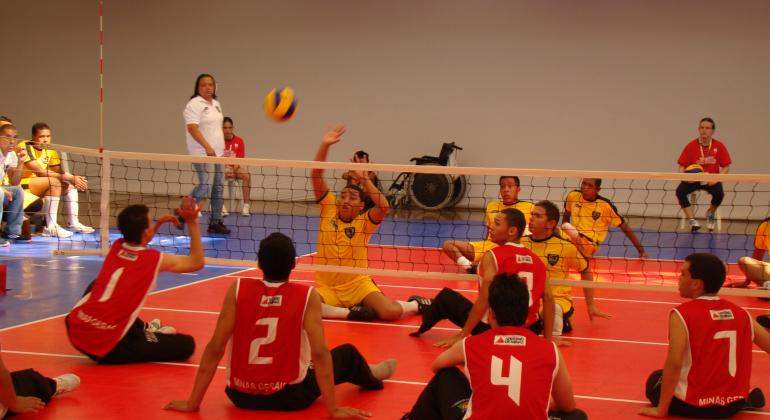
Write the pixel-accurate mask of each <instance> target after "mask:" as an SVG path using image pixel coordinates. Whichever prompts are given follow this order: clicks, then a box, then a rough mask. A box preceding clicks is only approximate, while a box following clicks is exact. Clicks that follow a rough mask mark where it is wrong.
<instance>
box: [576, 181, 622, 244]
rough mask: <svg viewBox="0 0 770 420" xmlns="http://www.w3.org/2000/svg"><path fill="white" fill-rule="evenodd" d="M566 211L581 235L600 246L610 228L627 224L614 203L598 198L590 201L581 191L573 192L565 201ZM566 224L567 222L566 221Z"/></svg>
mask: <svg viewBox="0 0 770 420" xmlns="http://www.w3.org/2000/svg"><path fill="white" fill-rule="evenodd" d="M564 209H565V210H567V211H568V212H570V213H571V215H572V218H571V220H570V221H569V222H570V223H572V225H573V226H575V228H576V229H577V230H578V232H580V233H581V234H583V235H585V236H586V237H588V239H590V240H592V241H594V242H596V243H597V244H600V243H602V242H603V241H604V238H606V237H607V231H609V228H610V226H615V227H618V226H620V225H622V224H623V223H625V220H623V217H622V216H621V215H620V213H618V209H617V208H616V207H615V205H614V204H612V201H610V200H608V199H606V198H604V197H602V196H600V195H599V196H597V197H596V199H595V200H593V201H588V200H586V199H584V198H583V194H582V193H581V192H580V190H574V191H571V192H570V193H569V194H567V198H566V199H565V200H564ZM565 222H566V220H565Z"/></svg>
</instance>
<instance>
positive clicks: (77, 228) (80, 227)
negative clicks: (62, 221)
mask: <svg viewBox="0 0 770 420" xmlns="http://www.w3.org/2000/svg"><path fill="white" fill-rule="evenodd" d="M67 228H68V229H69V230H71V231H73V232H80V233H94V228H92V227H91V226H86V225H84V224H82V223H80V222H75V223H70V224H69V225H67Z"/></svg>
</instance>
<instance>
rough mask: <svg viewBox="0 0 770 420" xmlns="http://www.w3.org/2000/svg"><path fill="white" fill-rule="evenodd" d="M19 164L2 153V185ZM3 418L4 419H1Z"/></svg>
mask: <svg viewBox="0 0 770 420" xmlns="http://www.w3.org/2000/svg"><path fill="white" fill-rule="evenodd" d="M18 164H19V159H18V158H17V157H16V152H14V151H13V150H11V151H10V152H8V154H7V155H5V156H3V152H0V185H4V184H5V182H4V180H3V178H5V174H6V173H7V172H8V171H10V170H13V169H14V168H16V166H17V165H18ZM0 418H2V417H0Z"/></svg>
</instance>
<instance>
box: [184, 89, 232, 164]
mask: <svg viewBox="0 0 770 420" xmlns="http://www.w3.org/2000/svg"><path fill="white" fill-rule="evenodd" d="M183 115H184V123H185V134H186V136H187V153H189V154H190V155H193V156H206V149H204V148H203V146H201V145H200V144H198V142H197V141H195V139H193V137H192V136H191V135H190V133H189V132H188V131H187V125H188V124H198V129H199V130H200V131H201V133H202V134H203V137H204V138H206V141H208V142H209V146H211V148H212V149H214V152H215V153H216V155H217V156H223V155H224V153H225V134H224V132H222V120H224V115H223V114H222V106H221V105H220V104H219V101H217V100H216V99H212V100H211V102H210V103H209V102H207V101H206V100H205V99H203V98H202V97H200V96H196V97H194V98H192V99H190V101H189V102H187V106H185V108H184V114H183Z"/></svg>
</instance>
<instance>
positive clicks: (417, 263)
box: [51, 145, 770, 294]
mask: <svg viewBox="0 0 770 420" xmlns="http://www.w3.org/2000/svg"><path fill="white" fill-rule="evenodd" d="M51 147H53V148H56V149H57V150H59V151H60V152H63V156H64V158H65V159H64V160H65V161H66V162H67V165H68V171H69V172H71V173H73V174H77V175H83V176H86V177H87V178H88V181H89V184H88V185H89V188H88V190H86V191H82V192H80V194H79V199H80V216H79V217H80V220H81V221H83V222H84V223H90V224H91V225H92V226H94V227H98V229H97V231H96V232H95V233H93V234H75V235H73V236H72V237H70V238H65V239H60V240H59V241H58V251H57V253H58V254H61V255H96V254H99V255H104V254H105V253H106V251H107V250H108V248H109V245H110V243H112V241H114V240H115V239H117V238H118V237H119V233H118V231H117V227H116V218H117V214H118V213H119V212H120V210H122V209H123V208H125V207H126V206H128V205H130V204H145V205H147V206H148V207H149V208H150V209H151V215H152V217H153V218H156V217H158V216H160V215H163V214H167V213H172V214H173V210H174V209H175V208H176V207H178V206H179V203H180V197H181V196H184V195H190V193H191V191H192V190H193V188H194V187H195V185H196V184H197V183H198V181H197V175H196V171H195V169H194V166H193V165H194V164H207V165H212V166H211V167H210V169H209V172H210V175H209V182H212V177H213V173H214V171H213V165H215V164H216V165H222V166H223V170H224V172H231V170H228V169H227V166H228V165H230V168H233V166H232V165H235V166H237V168H238V170H237V171H240V172H242V173H248V174H249V177H250V185H249V188H248V189H247V190H246V191H244V188H243V182H244V181H243V180H235V179H232V178H224V179H223V183H222V184H223V188H222V189H223V196H224V207H225V208H226V210H227V211H228V212H229V215H227V216H225V217H223V224H224V225H225V226H227V227H228V228H229V229H230V231H231V233H230V234H229V235H221V234H211V235H209V234H207V233H206V232H207V226H208V220H209V218H210V217H211V212H212V209H211V200H209V201H208V202H207V206H206V207H205V208H204V210H203V214H202V216H201V217H200V219H199V223H200V225H201V231H202V233H203V245H204V250H205V253H206V256H207V263H210V264H219V265H232V266H246V267H249V266H250V267H255V266H256V255H257V249H258V247H259V241H260V240H261V239H262V238H264V237H265V236H267V235H268V234H269V233H271V232H274V231H280V232H283V233H285V234H286V235H288V236H290V237H291V238H292V239H293V240H294V242H295V244H296V247H297V252H298V254H300V255H303V258H301V259H300V260H299V263H298V269H305V270H320V271H338V272H346V273H359V274H370V275H373V276H375V279H376V277H377V276H389V277H390V276H395V277H420V278H439V279H457V280H472V279H475V276H473V275H470V274H467V273H466V270H465V269H464V268H463V267H460V266H458V265H457V264H456V263H455V261H453V260H452V259H451V258H449V257H448V256H446V255H444V253H443V252H442V247H443V244H444V243H445V242H446V241H449V240H456V241H464V242H476V241H481V240H483V239H484V238H485V237H486V235H487V229H486V226H485V225H486V222H485V209H486V207H487V206H488V205H489V203H491V202H493V201H500V200H501V196H500V192H501V187H500V177H511V176H517V177H518V179H519V184H520V191H519V192H518V200H522V201H529V202H533V203H536V202H539V201H542V200H549V201H551V202H553V203H554V204H555V205H556V206H557V207H558V208H559V212H560V213H563V211H564V206H565V197H567V195H568V194H569V193H570V192H572V191H574V190H579V189H580V186H581V180H582V179H584V178H591V179H594V178H595V179H601V180H602V181H601V186H600V188H601V189H600V190H599V192H598V194H599V195H601V197H604V198H606V199H607V200H609V201H611V202H612V203H613V205H614V210H615V211H616V212H617V213H618V214H619V215H620V216H622V218H623V219H622V220H623V222H625V224H626V225H627V226H628V227H630V229H631V230H632V231H633V232H634V233H635V236H636V237H637V238H638V239H639V241H640V242H641V244H642V246H643V247H644V250H645V251H646V253H647V254H648V258H646V259H644V260H642V259H640V258H639V251H638V250H637V248H636V247H635V246H634V245H633V244H632V243H631V241H630V239H629V238H628V237H627V235H626V234H624V232H623V231H622V230H621V229H618V228H617V227H614V226H612V227H610V228H609V231H608V233H607V235H606V238H604V240H603V241H602V242H601V244H600V247H599V250H598V251H597V252H596V253H595V254H594V255H593V257H592V260H593V261H592V264H591V267H592V270H593V272H594V277H595V279H596V281H595V284H592V285H589V286H591V287H600V288H604V287H606V288H639V289H643V290H673V287H674V286H675V285H676V279H677V277H678V275H679V270H680V267H681V262H682V260H683V259H684V257H686V256H687V255H688V254H689V253H691V252H696V251H697V252H711V253H714V254H716V255H718V256H719V257H720V258H722V260H723V261H725V262H727V263H728V264H730V265H729V276H730V279H729V280H728V281H736V280H742V279H743V276H742V274H741V273H740V272H739V271H738V269H737V267H736V264H735V263H736V262H737V260H738V258H740V257H742V256H747V255H752V253H753V252H754V248H755V243H754V240H755V232H756V230H757V227H758V226H759V224H760V223H761V222H762V221H763V220H764V219H766V218H767V217H768V215H769V214H770V212H769V211H768V209H769V203H770V175H709V174H678V173H641V172H605V171H579V170H536V169H511V168H476V167H459V166H443V165H442V164H443V163H446V162H441V161H439V160H436V161H433V160H432V159H427V160H426V161H422V162H419V163H425V164H416V165H390V164H362V163H349V162H345V163H342V162H314V161H296V160H268V159H248V158H247V159H237V158H231V157H224V158H214V157H193V156H186V155H161V154H146V153H130V152H118V151H108V150H105V151H103V152H101V153H100V152H99V151H97V150H90V149H82V148H76V147H67V146H60V145H52V146H51ZM313 168H318V169H322V170H323V179H324V180H325V183H326V185H328V188H329V190H330V192H331V193H333V194H337V199H338V200H339V192H340V191H341V190H342V189H343V188H344V187H345V186H346V185H347V183H348V180H347V179H346V176H345V173H346V172H347V171H352V170H358V171H360V170H366V171H371V172H373V173H375V174H376V175H377V178H378V180H379V183H380V186H381V191H382V193H383V194H384V196H385V197H387V199H388V202H389V205H390V208H389V210H388V213H387V215H386V216H385V218H384V220H383V221H382V223H380V224H379V227H378V228H377V230H376V232H375V233H374V234H373V235H372V236H371V238H370V240H369V245H368V247H367V252H366V253H365V254H368V255H366V257H365V258H366V261H363V262H362V261H356V263H355V264H352V265H354V266H353V267H351V266H347V265H345V266H341V265H336V264H319V261H318V259H317V258H316V257H315V252H316V251H317V250H318V240H319V220H320V213H319V204H318V203H316V195H315V193H314V191H313V182H312V178H311V171H312V170H313ZM237 171H236V172H237ZM681 182H688V183H701V184H706V183H714V182H721V183H722V186H723V190H724V200H723V202H722V204H721V206H719V209H718V212H717V214H716V216H717V218H716V221H715V223H714V226H713V227H714V229H713V231H709V230H708V229H707V227H708V226H707V221H706V209H707V208H708V206H709V202H710V199H711V196H710V195H709V194H707V193H705V192H704V191H700V192H697V193H695V194H688V199H690V200H691V201H692V202H693V207H692V208H693V210H694V211H695V216H696V218H697V220H698V221H699V223H700V225H701V229H700V231H698V232H697V233H693V232H692V229H691V226H690V225H688V223H687V220H685V219H684V218H683V213H682V210H681V208H680V205H679V203H678V200H677V197H676V190H677V187H679V185H680V183H681ZM209 192H211V188H209ZM244 192H245V193H246V194H247V195H248V199H249V202H250V209H248V210H249V212H248V214H247V215H243V214H242V211H243V203H244V199H245V197H244ZM578 194H581V193H580V192H578ZM593 216H595V217H596V218H597V219H598V218H600V217H602V215H601V214H600V215H596V214H593ZM332 222H333V221H332ZM561 223H562V220H560V221H559V225H561ZM347 233H349V234H350V235H353V234H354V232H349V231H348V232H347ZM585 233H588V234H589V235H591V234H592V232H585ZM593 233H595V232H593ZM592 236H593V235H592ZM339 241H340V242H339V243H344V242H345V240H344V238H342V237H340V238H339ZM150 246H151V247H153V248H156V249H159V250H161V251H164V252H171V253H177V254H185V253H187V252H188V250H189V237H188V236H187V234H186V232H185V231H183V230H179V229H177V228H176V227H174V226H170V225H164V227H163V228H162V229H161V230H160V231H159V232H158V233H157V235H156V237H155V238H154V239H153V241H152V242H151V244H150ZM325 246H329V247H335V246H337V245H336V244H335V243H329V244H326V245H325ZM354 254H355V255H364V254H359V253H354ZM326 262H327V263H328V262H329V261H326ZM577 278H578V277H577V276H574V277H573V276H571V278H570V279H552V280H554V281H556V282H557V283H558V281H560V280H567V281H570V280H572V281H574V280H575V279H577ZM573 284H577V283H573ZM735 293H737V294H745V293H747V292H746V291H736V292H735ZM753 293H765V294H767V293H770V292H748V294H753Z"/></svg>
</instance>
